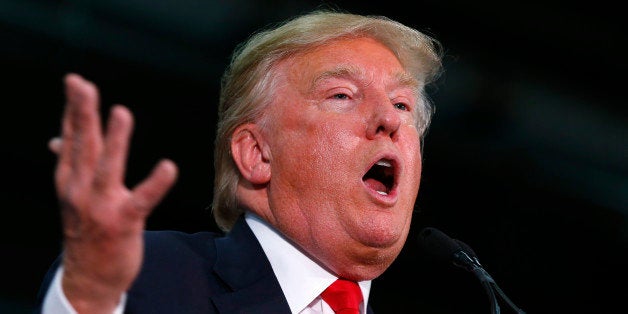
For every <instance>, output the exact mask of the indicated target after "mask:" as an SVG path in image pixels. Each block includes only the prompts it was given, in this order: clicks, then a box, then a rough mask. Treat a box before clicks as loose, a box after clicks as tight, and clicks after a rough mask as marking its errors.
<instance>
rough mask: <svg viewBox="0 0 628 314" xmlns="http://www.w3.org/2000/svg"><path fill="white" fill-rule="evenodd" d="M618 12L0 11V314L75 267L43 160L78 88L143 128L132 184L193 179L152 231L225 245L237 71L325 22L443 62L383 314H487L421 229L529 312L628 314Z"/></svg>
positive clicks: (497, 6) (11, 3)
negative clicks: (162, 175) (302, 24)
mask: <svg viewBox="0 0 628 314" xmlns="http://www.w3.org/2000/svg"><path fill="white" fill-rule="evenodd" d="M578 3H581V4H578ZM611 3H614V2H610V1H609V2H606V1H594V2H571V1H539V2H534V1H532V2H531V1H525V2H521V3H507V2H501V1H436V0H434V1H423V2H420V1H415V2H406V1H404V2H396V1H385V2H367V1H337V2H320V1H244V0H239V1H216V0H214V1H210V0H206V1H202V0H186V1H184V0H167V1H165V0H161V1H149V0H115V1H114V0H110V1H34V0H0V71H1V73H2V78H3V79H2V83H1V84H2V85H0V86H1V88H0V91H1V94H0V95H1V96H2V98H0V104H1V105H2V111H1V112H2V116H1V117H2V123H1V124H0V125H1V127H2V129H1V131H2V136H3V137H2V138H3V141H2V142H3V143H2V145H0V150H1V151H0V152H1V154H0V155H1V156H2V165H3V171H2V179H3V181H4V182H3V183H4V184H3V185H2V186H3V188H2V194H1V199H0V202H1V204H2V211H1V213H0V215H1V217H2V218H0V223H1V224H2V228H0V230H1V231H0V232H2V233H1V234H0V239H1V241H2V250H1V252H2V253H1V254H2V258H1V260H2V265H0V279H2V284H1V285H0V312H2V313H28V312H29V310H30V309H31V307H32V305H33V303H34V298H35V294H36V291H37V288H38V285H39V283H40V281H41V279H42V277H43V275H44V273H45V271H46V269H47V267H48V266H49V265H50V263H51V262H52V260H53V259H54V258H55V257H56V255H57V254H58V253H59V250H60V241H61V232H60V223H59V217H58V207H57V204H56V199H55V195H54V187H53V182H52V178H53V171H54V165H55V157H54V155H53V154H52V153H50V152H49V151H48V150H47V141H48V140H49V139H50V138H51V137H53V136H55V135H57V134H58V131H59V122H60V117H61V113H62V108H63V102H64V100H63V94H62V85H61V79H62V76H63V75H64V74H65V73H67V72H70V71H75V72H78V73H80V74H83V75H84V76H86V77H87V78H88V79H91V80H93V81H94V82H96V83H97V84H98V85H99V86H100V88H101V91H102V98H103V114H104V115H106V112H107V108H108V107H109V105H111V104H113V103H123V104H125V105H127V106H129V107H130V108H131V109H132V110H133V112H134V114H135V116H136V121H137V123H136V131H135V133H134V137H133V145H132V149H131V154H130V157H129V172H128V183H129V184H130V185H132V184H134V183H137V182H138V181H139V180H140V179H141V178H143V177H144V176H145V175H146V174H147V173H148V172H149V171H150V169H151V168H152V167H153V165H154V164H155V163H156V161H157V160H158V159H159V158H161V157H169V158H172V159H174V160H175V161H176V162H177V163H178V164H179V166H180V179H179V181H178V183H177V185H176V186H175V187H174V189H173V190H172V191H171V193H170V194H169V195H168V196H167V198H166V199H165V200H164V202H163V203H162V204H161V205H160V206H159V207H158V208H157V209H156V210H155V211H154V213H153V214H152V216H151V217H150V218H149V221H148V228H149V229H179V230H185V231H190V232H193V231H198V230H206V229H214V230H215V229H216V228H215V226H214V224H213V222H212V218H211V215H210V214H209V211H208V209H207V208H208V206H209V204H210V203H211V199H212V172H213V169H212V145H213V138H214V128H215V111H216V104H217V99H218V85H219V77H220V75H221V73H222V70H223V69H224V67H225V66H226V64H227V62H228V59H229V54H230V53H231V51H232V50H233V48H234V47H235V45H236V44H237V43H239V42H241V41H243V40H244V39H245V38H246V37H247V36H249V35H250V34H251V32H253V31H255V30H257V29H259V28H260V27H264V26H267V25H270V24H272V23H276V22H279V21H281V20H283V19H285V18H287V17H289V16H292V15H294V14H299V13H304V12H306V11H309V10H311V9H313V8H316V7H319V6H321V5H323V6H325V5H327V6H331V7H336V8H340V9H343V10H348V11H351V12H354V13H361V14H378V15H386V16H389V17H391V18H393V19H396V20H398V21H400V22H403V23H405V24H407V25H409V26H413V27H415V28H418V29H420V30H423V31H425V32H427V33H429V34H431V35H433V36H435V37H436V38H438V39H439V40H440V41H441V43H442V44H443V46H444V48H445V52H446V56H445V59H444V61H445V70H446V71H445V73H444V74H443V76H442V77H441V79H440V80H439V81H438V83H437V84H436V85H435V86H434V88H432V89H431V90H430V93H431V97H432V99H433V101H434V103H435V107H436V114H435V116H434V119H433V124H432V126H431V128H430V130H429V133H428V135H427V139H426V145H425V153H424V173H423V181H422V186H421V190H420V192H419V199H418V202H417V211H416V214H415V216H414V220H413V226H412V230H411V234H410V238H409V240H408V245H407V246H406V248H405V249H404V251H403V252H402V254H401V256H400V257H399V259H398V260H397V261H396V262H395V263H394V264H393V265H392V266H391V268H390V269H389V271H387V272H386V273H385V274H384V275H382V276H381V277H380V278H378V279H376V280H375V281H374V284H373V288H372V293H371V304H372V306H373V307H374V309H375V310H376V311H378V312H379V313H489V303H488V298H487V296H486V294H485V292H484V290H483V288H482V286H481V285H480V283H479V281H477V279H476V278H475V277H473V275H472V274H470V273H467V272H465V271H464V270H462V269H460V268H455V267H453V266H450V265H439V264H434V263H432V262H431V261H429V260H427V259H426V258H425V257H424V255H423V254H421V253H420V252H419V251H418V249H417V246H416V240H415V239H416V235H417V234H418V232H419V231H420V230H421V229H422V228H423V227H425V226H433V227H437V228H439V229H441V230H443V231H445V232H446V233H448V234H449V235H450V236H452V237H454V238H458V239H460V240H462V241H464V242H466V243H467V244H469V245H470V246H471V247H473V249H474V250H475V252H476V253H477V254H478V255H479V257H480V260H481V261H482V263H483V265H484V267H485V269H486V270H487V271H488V272H489V273H490V274H491V275H492V276H493V277H494V278H495V280H496V281H497V283H498V284H499V285H500V287H501V288H502V289H503V290H504V292H505V293H506V294H507V295H508V296H509V297H510V298H511V299H512V300H513V302H514V303H515V304H517V305H518V306H520V307H521V308H523V309H524V310H526V312H528V313H610V312H615V311H616V310H615V309H621V308H625V304H623V301H624V299H625V297H626V292H627V290H626V288H625V287H626V286H625V280H626V278H627V277H626V272H625V267H626V263H627V262H628V259H627V254H626V253H627V242H628V241H627V240H628V237H627V232H626V231H627V230H628V228H627V224H626V216H627V215H628V163H627V162H626V155H627V154H626V152H627V148H628V145H627V141H626V134H627V132H626V131H627V130H628V126H627V124H626V122H627V121H628V119H627V118H628V110H627V107H626V100H625V92H626V82H627V80H626V78H625V77H626V76H625V75H626V73H627V71H628V61H627V60H626V58H627V56H628V45H627V43H628V38H627V35H626V31H627V30H628V29H627V28H626V23H625V22H624V21H625V16H624V10H621V9H620V8H619V7H618V5H612V4H611ZM7 279H8V280H7ZM408 279H409V280H410V281H409V282H408V281H406V280H408ZM398 286H399V287H398ZM402 288H403V289H402ZM502 311H503V312H504V313H510V310H509V309H508V308H507V306H506V304H503V303H502Z"/></svg>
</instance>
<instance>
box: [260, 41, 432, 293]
mask: <svg viewBox="0 0 628 314" xmlns="http://www.w3.org/2000/svg"><path fill="white" fill-rule="evenodd" d="M277 80H278V84H277V86H276V89H275V92H274V96H273V97H274V98H273V103H272V104H271V105H270V107H269V109H268V112H267V113H268V114H269V115H270V118H269V119H268V121H269V123H268V125H267V128H266V129H265V131H264V138H265V140H266V141H267V143H268V146H267V150H268V155H269V162H270V165H271V179H270V183H269V186H268V196H269V202H270V215H265V216H267V217H268V216H270V217H272V218H271V219H270V220H271V223H273V224H274V225H275V226H276V227H277V228H278V229H279V230H281V231H282V232H283V233H284V234H286V235H287V236H288V237H289V238H290V239H292V240H293V241H295V242H296V243H297V244H298V245H300V246H301V247H302V248H303V249H304V250H305V251H306V252H307V253H308V254H309V255H311V256H314V257H315V258H316V259H317V260H318V261H320V262H321V263H322V264H323V265H325V266H326V267H327V268H329V269H330V270H331V271H333V272H335V273H337V274H339V275H340V276H345V277H348V278H353V279H358V280H364V279H372V278H374V277H377V276H378V275H380V274H381V273H382V272H383V271H384V270H385V269H386V268H387V267H388V266H389V265H390V264H391V263H392V261H393V260H394V259H395V258H396V257H397V255H398V254H399V252H400V251H401V248H402V247H403V244H404V242H405V240H406V237H407V235H408V230H409V228H410V220H411V218H412V211H413V207H414V202H415V200H416V196H417V193H418V189H419V181H420V177H421V155H420V141H419V137H420V134H419V133H418V131H417V127H416V120H417V117H416V115H417V113H416V112H417V110H416V107H417V105H418V104H417V101H418V100H417V95H416V91H415V90H416V88H415V87H416V82H415V81H414V80H413V79H411V78H410V76H409V75H408V74H407V73H406V72H405V71H404V69H403V68H402V66H401V64H400V63H399V61H398V60H397V58H396V57H395V56H394V55H393V53H392V52H391V51H390V50H388V49H387V48H386V47H385V46H383V45H382V44H380V43H378V42H377V41H375V40H373V39H369V38H358V39H342V40H336V41H333V42H331V43H329V44H327V45H325V46H322V47H318V48H316V49H313V50H311V51H308V52H306V53H302V54H298V55H295V56H292V57H290V58H288V59H286V60H284V61H282V62H281V63H280V64H279V70H278V71H277Z"/></svg>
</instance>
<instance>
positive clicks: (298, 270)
mask: <svg viewBox="0 0 628 314" xmlns="http://www.w3.org/2000/svg"><path fill="white" fill-rule="evenodd" d="M245 218H246V222H247V223H248V225H249V227H251V230H253V233H254V234H255V237H256V238H257V240H258V241H259V243H260V244H261V246H262V249H263V250H264V253H266V256H267V257H268V260H269V261H270V265H271V266H272V268H273V271H274V272H275V276H276V277H277V280H278V281H279V285H280V286H281V290H282V291H283V293H284V295H285V297H286V300H287V301H288V306H290V312H292V313H295V314H297V313H298V314H333V313H334V311H333V310H332V309H331V308H330V307H329V305H328V304H327V303H325V301H323V299H322V298H321V297H320V294H321V293H322V292H323V290H325V288H327V287H328V286H329V285H331V284H332V283H333V282H334V281H335V280H336V279H338V277H336V276H334V275H333V274H332V273H330V272H328V271H327V270H325V269H324V268H323V267H321V266H320V265H318V264H317V263H315V262H314V261H312V260H311V259H309V258H308V257H307V256H306V255H305V254H303V252H301V251H300V250H299V249H298V248H297V247H295V246H294V244H292V242H290V241H288V240H287V239H286V238H284V237H283V236H282V235H281V234H279V232H277V231H276V230H275V229H274V228H272V227H271V226H270V225H269V224H268V223H266V222H265V221H264V220H262V219H261V218H259V217H258V216H257V215H255V214H253V213H250V212H247V213H246V216H245ZM62 276H63V267H59V269H58V270H57V272H56V274H55V277H54V279H53V282H52V284H51V286H50V288H49V289H48V291H47V292H46V297H45V299H44V305H43V314H77V312H76V311H75V310H74V308H73V307H72V305H71V304H70V302H69V301H68V299H67V298H66V296H65V294H64V293H63V288H62V285H61V278H62ZM358 285H359V286H360V290H362V296H363V298H364V299H363V301H362V304H361V305H360V313H361V314H366V307H365V304H368V298H369V292H370V290H371V281H361V282H358ZM120 300H121V302H120V304H119V305H118V307H117V308H116V310H115V311H114V313H113V314H122V313H123V310H124V306H125V304H126V294H124V295H122V296H121V299H120Z"/></svg>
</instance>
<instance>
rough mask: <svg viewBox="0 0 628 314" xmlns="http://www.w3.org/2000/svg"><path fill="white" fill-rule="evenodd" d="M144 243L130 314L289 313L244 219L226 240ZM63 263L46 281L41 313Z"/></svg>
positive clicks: (169, 237) (206, 235)
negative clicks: (142, 260)
mask: <svg viewBox="0 0 628 314" xmlns="http://www.w3.org/2000/svg"><path fill="white" fill-rule="evenodd" d="M145 239H146V241H145V242H146V245H145V255H144V264H143V266H142V270H141V271H140V274H139V276H138V278H137V279H136V281H135V283H134V284H133V286H132V287H131V289H130V290H129V292H128V298H127V305H126V310H125V313H129V314H131V313H133V314H136V313H151V314H153V313H155V314H156V313H164V314H166V313H167V314H175V313H176V314H187V313H256V314H265V313H272V314H281V313H290V308H289V307H288V302H287V301H286V298H285V297H284V295H283V293H282V291H281V287H280V286H279V282H278V281H277V278H276V277H275V274H274V273H273V270H272V267H271V266H270V262H269V261H268V259H267V258H266V255H265V254H264V251H263V250H262V247H261V246H260V244H259V242H258V241H257V239H256V238H255V236H254V234H253V232H252V231H251V229H250V228H249V226H248V224H246V222H245V221H244V218H243V217H241V218H240V219H239V220H238V222H237V223H236V224H235V226H234V227H233V229H232V230H231V232H229V233H228V234H227V235H226V236H222V235H221V234H218V233H211V232H199V233H193V234H189V233H183V232H178V231H146V233H145ZM58 263H59V260H57V262H55V264H54V265H53V267H51V269H50V271H49V272H48V274H47V275H46V277H45V278H44V282H43V284H42V287H41V289H40V292H39V295H38V301H39V306H40V307H39V308H38V309H37V310H36V313H40V311H41V305H42V303H43V298H44V296H45V293H46V290H47V289H48V286H49V285H50V282H51V280H52V278H53V276H54V273H55V271H56V268H57V266H58ZM368 310H369V313H372V310H371V309H370V307H369V309H368Z"/></svg>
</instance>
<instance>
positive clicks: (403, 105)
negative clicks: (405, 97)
mask: <svg viewBox="0 0 628 314" xmlns="http://www.w3.org/2000/svg"><path fill="white" fill-rule="evenodd" d="M393 106H395V108H397V109H399V110H403V111H408V106H406V104H404V103H402V102H398V103H396V104H394V105H393Z"/></svg>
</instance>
